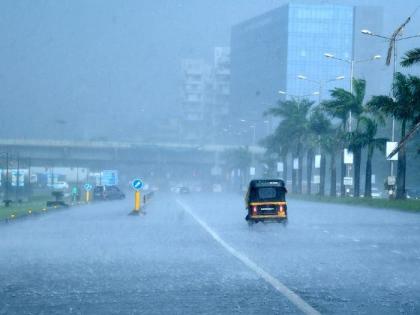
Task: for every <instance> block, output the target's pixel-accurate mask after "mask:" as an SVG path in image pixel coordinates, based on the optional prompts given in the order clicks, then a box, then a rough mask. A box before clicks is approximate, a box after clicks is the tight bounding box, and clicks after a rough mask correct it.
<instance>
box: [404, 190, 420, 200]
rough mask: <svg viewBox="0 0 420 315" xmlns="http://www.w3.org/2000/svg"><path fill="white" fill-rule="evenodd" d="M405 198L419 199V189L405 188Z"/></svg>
mask: <svg viewBox="0 0 420 315" xmlns="http://www.w3.org/2000/svg"><path fill="white" fill-rule="evenodd" d="M406 193H407V199H420V189H416V188H407V189H406Z"/></svg>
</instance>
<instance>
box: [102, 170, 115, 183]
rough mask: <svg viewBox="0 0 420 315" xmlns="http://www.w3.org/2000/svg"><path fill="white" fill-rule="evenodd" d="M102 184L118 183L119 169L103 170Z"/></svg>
mask: <svg viewBox="0 0 420 315" xmlns="http://www.w3.org/2000/svg"><path fill="white" fill-rule="evenodd" d="M102 185H104V186H114V185H118V171H117V170H105V171H102Z"/></svg>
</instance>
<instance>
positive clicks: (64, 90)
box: [0, 0, 420, 139]
mask: <svg viewBox="0 0 420 315" xmlns="http://www.w3.org/2000/svg"><path fill="white" fill-rule="evenodd" d="M306 2H310V3H315V1H306ZM284 3H287V1H274V0H252V1H222V0H216V1H192V0H185V1H169V0H166V1H163V0H162V1H141V2H139V1H106V2H104V1H99V0H95V1H93V0H92V1H59V2H58V1H52V0H48V1H47V0H45V1H2V2H1V3H0V12H1V13H0V37H1V38H2V41H1V42H0V80H1V82H2V84H1V86H0V107H1V113H2V114H1V117H2V118H1V119H2V124H1V129H0V132H1V133H2V136H3V137H6V138H12V137H17V138H22V137H26V138H30V137H37V138H60V137H64V138H69V137H78V138H79V137H82V136H84V137H86V138H95V137H105V136H109V137H110V138H113V137H114V136H115V137H117V138H131V137H132V136H133V135H134V136H135V137H136V138H145V139H147V133H149V132H150V130H151V129H152V132H153V128H159V125H160V124H162V121H161V120H160V119H161V118H162V117H169V116H170V115H173V114H176V113H177V112H178V111H179V108H178V105H179V104H178V103H177V101H178V95H179V94H178V84H179V82H178V81H177V78H178V74H179V69H180V62H181V59H183V58H205V59H207V60H210V58H211V56H212V51H213V47H214V46H227V45H229V41H230V28H231V26H232V25H234V24H236V23H238V22H240V21H243V20H245V19H248V18H251V17H253V16H255V15H258V14H261V13H263V12H265V11H267V10H270V9H272V8H275V7H278V6H280V5H282V4H284ZM316 3H343V4H364V3H365V2H364V1H316ZM381 3H382V4H383V5H384V7H385V16H384V21H385V25H384V29H385V30H386V31H387V32H391V31H392V30H393V29H394V28H395V27H396V26H397V25H398V23H400V22H401V21H402V20H403V19H404V18H405V17H406V16H408V15H409V14H411V13H412V11H413V10H414V8H415V6H416V5H417V3H418V2H417V1H405V2H404V6H402V5H397V4H391V2H390V1H389V2H383V1H382V2H381V1H370V2H369V5H380V4H381ZM418 29H420V14H419V13H417V15H416V16H415V18H414V19H413V22H412V23H411V24H410V25H409V26H408V27H407V34H412V33H416V30H418ZM415 45H416V41H415V40H414V41H412V42H410V43H403V44H402V45H401V47H400V52H401V53H402V52H404V51H405V50H406V49H407V48H409V47H413V46H415ZM417 46H418V45H417ZM385 51H386V45H385V44H384V52H383V54H385ZM413 69H414V70H413V71H418V69H416V68H413ZM114 126H117V128H114ZM145 129H146V130H145ZM108 131H109V133H107V132H108Z"/></svg>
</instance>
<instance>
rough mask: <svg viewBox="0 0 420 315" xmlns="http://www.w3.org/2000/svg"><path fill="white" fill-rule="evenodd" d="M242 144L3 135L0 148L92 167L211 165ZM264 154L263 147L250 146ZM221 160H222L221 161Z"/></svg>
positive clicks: (45, 162) (34, 160)
mask: <svg viewBox="0 0 420 315" xmlns="http://www.w3.org/2000/svg"><path fill="white" fill-rule="evenodd" d="M239 147H242V146H235V145H217V144H215V145H212V144H206V145H194V144H182V143H157V142H153V143H152V142H150V143H147V142H122V141H121V142H117V141H75V140H42V139H39V140H37V139H0V152H10V153H19V155H20V156H21V157H22V158H30V159H31V165H33V166H55V167H57V166H69V167H71V166H84V167H91V168H108V167H129V166H133V165H156V164H157V165H179V166H182V165H185V166H191V165H195V166H206V165H207V166H210V165H213V164H214V163H215V158H216V156H217V155H219V154H221V153H223V152H225V151H227V150H231V149H235V148H239ZM249 149H250V151H251V152H253V153H255V154H262V153H263V152H264V149H263V148H261V147H257V146H254V147H252V146H251V147H249ZM221 162H222V161H221Z"/></svg>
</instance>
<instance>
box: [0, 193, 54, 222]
mask: <svg viewBox="0 0 420 315" xmlns="http://www.w3.org/2000/svg"><path fill="white" fill-rule="evenodd" d="M48 200H54V197H52V196H34V197H32V198H31V201H26V202H22V203H17V202H13V203H11V204H10V205H9V207H5V206H4V204H2V205H1V206H0V221H3V220H8V219H9V220H11V219H16V218H19V217H23V216H27V215H32V214H37V213H42V212H44V211H46V210H44V209H47V207H46V205H47V201H48Z"/></svg>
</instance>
